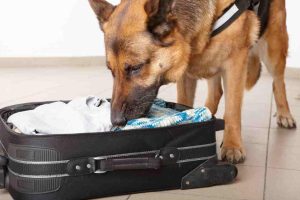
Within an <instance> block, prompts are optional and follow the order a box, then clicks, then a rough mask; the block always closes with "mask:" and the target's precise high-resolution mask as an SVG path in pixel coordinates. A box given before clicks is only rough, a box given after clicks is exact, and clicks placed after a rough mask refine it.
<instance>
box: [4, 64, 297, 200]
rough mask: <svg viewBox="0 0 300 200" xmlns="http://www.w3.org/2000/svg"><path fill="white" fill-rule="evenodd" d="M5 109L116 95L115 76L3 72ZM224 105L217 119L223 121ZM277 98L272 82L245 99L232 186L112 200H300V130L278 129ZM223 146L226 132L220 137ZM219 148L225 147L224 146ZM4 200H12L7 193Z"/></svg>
mask: <svg viewBox="0 0 300 200" xmlns="http://www.w3.org/2000/svg"><path fill="white" fill-rule="evenodd" d="M286 82H287V89H288V98H289V102H290V105H291V110H292V113H293V114H294V117H295V119H296V120H297V121H298V122H299V123H300V100H299V96H298V95H299V93H300V79H298V80H296V79H289V80H287V81H286ZM0 85H1V96H0V107H3V106H7V105H12V104H17V103H23V102H30V101H44V100H47V101H48V100H58V99H72V98H74V97H77V96H82V95H89V94H95V95H99V96H102V97H110V95H111V91H112V78H111V75H110V73H109V72H108V71H107V70H106V69H105V68H104V67H84V66H83V67H64V66H62V67H59V68H54V67H40V68H38V67H32V68H17V67H10V68H5V67H1V68H0ZM175 88H176V87H175V85H168V86H164V87H163V88H162V89H161V90H160V94H159V96H160V97H162V98H164V99H166V100H170V101H175V100H176V89H175ZM205 95H206V84H205V82H203V81H201V82H199V85H198V91H197V97H196V106H197V105H203V103H204V97H205ZM223 101H224V100H222V102H221V104H220V108H219V112H218V114H217V116H219V117H222V115H223V111H224V106H223ZM275 112H276V110H275V107H274V101H273V97H272V80H271V78H270V77H268V76H264V77H262V78H261V79H260V81H259V82H258V84H257V85H256V86H255V88H254V89H253V90H252V91H250V92H247V93H246V95H245V101H244V108H243V122H242V123H243V138H244V142H245V146H246V150H247V160H246V162H245V163H244V164H241V165H238V168H239V175H238V178H237V180H236V181H235V182H234V183H232V184H229V185H225V186H217V187H211V188H204V189H196V190H189V191H180V190H175V191H166V192H156V193H147V194H136V195H130V196H121V197H113V198H108V199H107V200H125V199H129V200H139V199H145V200H161V199H172V200H177V199H178V200H199V199H202V200H221V199H232V200H241V199H248V200H262V199H266V200H284V199H287V200H297V199H300V130H299V129H298V130H284V129H280V128H277V126H276V120H275V118H274V117H273V115H274V113H275ZM217 139H218V143H219V144H220V142H221V140H222V133H221V132H220V133H218V137H217ZM218 146H219V145H218ZM0 199H1V200H8V199H11V197H10V196H9V194H8V193H7V192H5V191H4V190H1V191H0Z"/></svg>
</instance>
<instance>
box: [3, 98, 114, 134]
mask: <svg viewBox="0 0 300 200" xmlns="http://www.w3.org/2000/svg"><path fill="white" fill-rule="evenodd" d="M110 110H111V109H110V103H109V102H108V101H107V100H106V99H99V98H97V97H94V96H89V97H83V98H78V99H74V100H73V101H71V102H69V103H64V102H55V103H50V104H44V105H41V106H39V107H37V108H35V109H34V110H29V111H24V112H19V113H15V114H13V115H11V116H10V117H9V118H8V123H12V124H13V125H14V126H15V127H16V128H17V129H18V130H19V131H20V132H22V133H24V134H74V133H93V132H106V131H110V130H111V128H112V124H111V120H110Z"/></svg>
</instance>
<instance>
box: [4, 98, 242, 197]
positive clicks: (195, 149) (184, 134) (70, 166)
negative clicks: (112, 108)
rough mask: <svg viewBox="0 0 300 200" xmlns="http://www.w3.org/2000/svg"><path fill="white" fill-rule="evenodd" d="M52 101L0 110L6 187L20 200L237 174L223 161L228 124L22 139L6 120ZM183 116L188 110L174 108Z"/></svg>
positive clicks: (185, 184) (203, 182) (211, 180)
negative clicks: (219, 136)
mask: <svg viewBox="0 0 300 200" xmlns="http://www.w3.org/2000/svg"><path fill="white" fill-rule="evenodd" d="M44 103H49V102H42V103H29V104H22V105H15V106H11V107H7V108H3V109H1V110H0V116H1V117H0V141H1V146H0V147H1V148H2V151H3V155H2V156H0V188H6V189H7V190H8V191H9V193H10V194H11V195H12V197H13V198H14V199H22V200H26V199H30V200H41V199H42V200H48V199H54V200H59V199H88V198H98V197H106V196H114V195H121V194H130V193H139V192H146V191H161V190H169V189H191V188H200V187H207V186H213V185H219V184H226V183H229V182H231V181H233V180H234V178H235V177H236V176H237V169H236V167H235V166H233V165H230V164H226V163H224V164H222V163H218V160H217V155H216V139H215V133H216V131H218V130H222V129H223V128H224V122H223V121H222V120H217V119H215V118H214V119H212V120H211V121H208V122H203V123H193V124H186V125H179V126H172V127H165V128H156V129H142V130H129V131H121V132H114V133H112V132H106V133H87V134H72V135H40V136H38V135H37V136H35V135H22V134H18V133H16V132H13V131H12V129H11V128H12V127H11V125H10V124H8V123H7V122H6V121H7V119H8V117H9V116H10V115H12V114H13V113H16V112H20V111H25V110H30V109H34V108H35V107H36V106H38V105H41V104H44ZM167 106H168V107H170V108H173V109H176V110H179V111H183V110H185V109H188V107H185V106H182V105H179V104H174V103H167Z"/></svg>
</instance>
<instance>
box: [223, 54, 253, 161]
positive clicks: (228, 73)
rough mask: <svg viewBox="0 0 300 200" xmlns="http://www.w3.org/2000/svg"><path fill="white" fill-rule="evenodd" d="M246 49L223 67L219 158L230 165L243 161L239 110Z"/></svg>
mask: <svg viewBox="0 0 300 200" xmlns="http://www.w3.org/2000/svg"><path fill="white" fill-rule="evenodd" d="M247 55H248V49H247V50H243V51H239V52H238V53H236V55H232V56H231V57H230V59H229V60H227V62H225V65H224V69H225V70H224V73H223V79H224V88H225V115H224V119H225V124H226V125H225V131H224V138H223V146H222V150H221V157H222V159H223V160H227V161H229V162H231V163H240V162H243V161H244V159H245V150H244V147H243V142H242V137H241V110H242V101H243V92H244V87H245V82H246V76H247V68H246V66H247V65H246V64H247V58H248V57H247Z"/></svg>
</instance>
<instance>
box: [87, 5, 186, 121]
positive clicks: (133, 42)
mask: <svg viewBox="0 0 300 200" xmlns="http://www.w3.org/2000/svg"><path fill="white" fill-rule="evenodd" d="M89 2H90V4H91V7H92V8H93V10H94V12H95V13H96V15H97V18H98V20H99V23H100V27H101V30H102V31H103V32H104V38H105V48H106V60H107V67H108V68H109V70H111V72H112V75H113V77H114V88H113V96H112V115H111V119H112V123H113V124H114V125H124V124H125V123H126V121H127V120H130V119H133V118H137V117H141V116H143V115H144V114H146V113H147V112H148V111H149V109H150V107H151V105H152V102H153V100H154V99H155V98H156V96H157V93H158V89H159V88H160V86H161V85H163V84H167V83H169V82H175V81H177V80H178V79H179V78H180V77H181V76H182V74H183V73H184V71H185V69H186V65H187V61H188V57H189V47H188V45H187V43H186V42H185V40H184V38H183V36H182V35H181V34H180V31H179V30H178V26H177V20H176V16H175V15H174V12H173V11H174V9H175V4H176V2H175V0H122V1H121V3H120V4H119V5H118V6H113V5H111V4H110V3H108V2H107V1H105V0H89Z"/></svg>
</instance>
